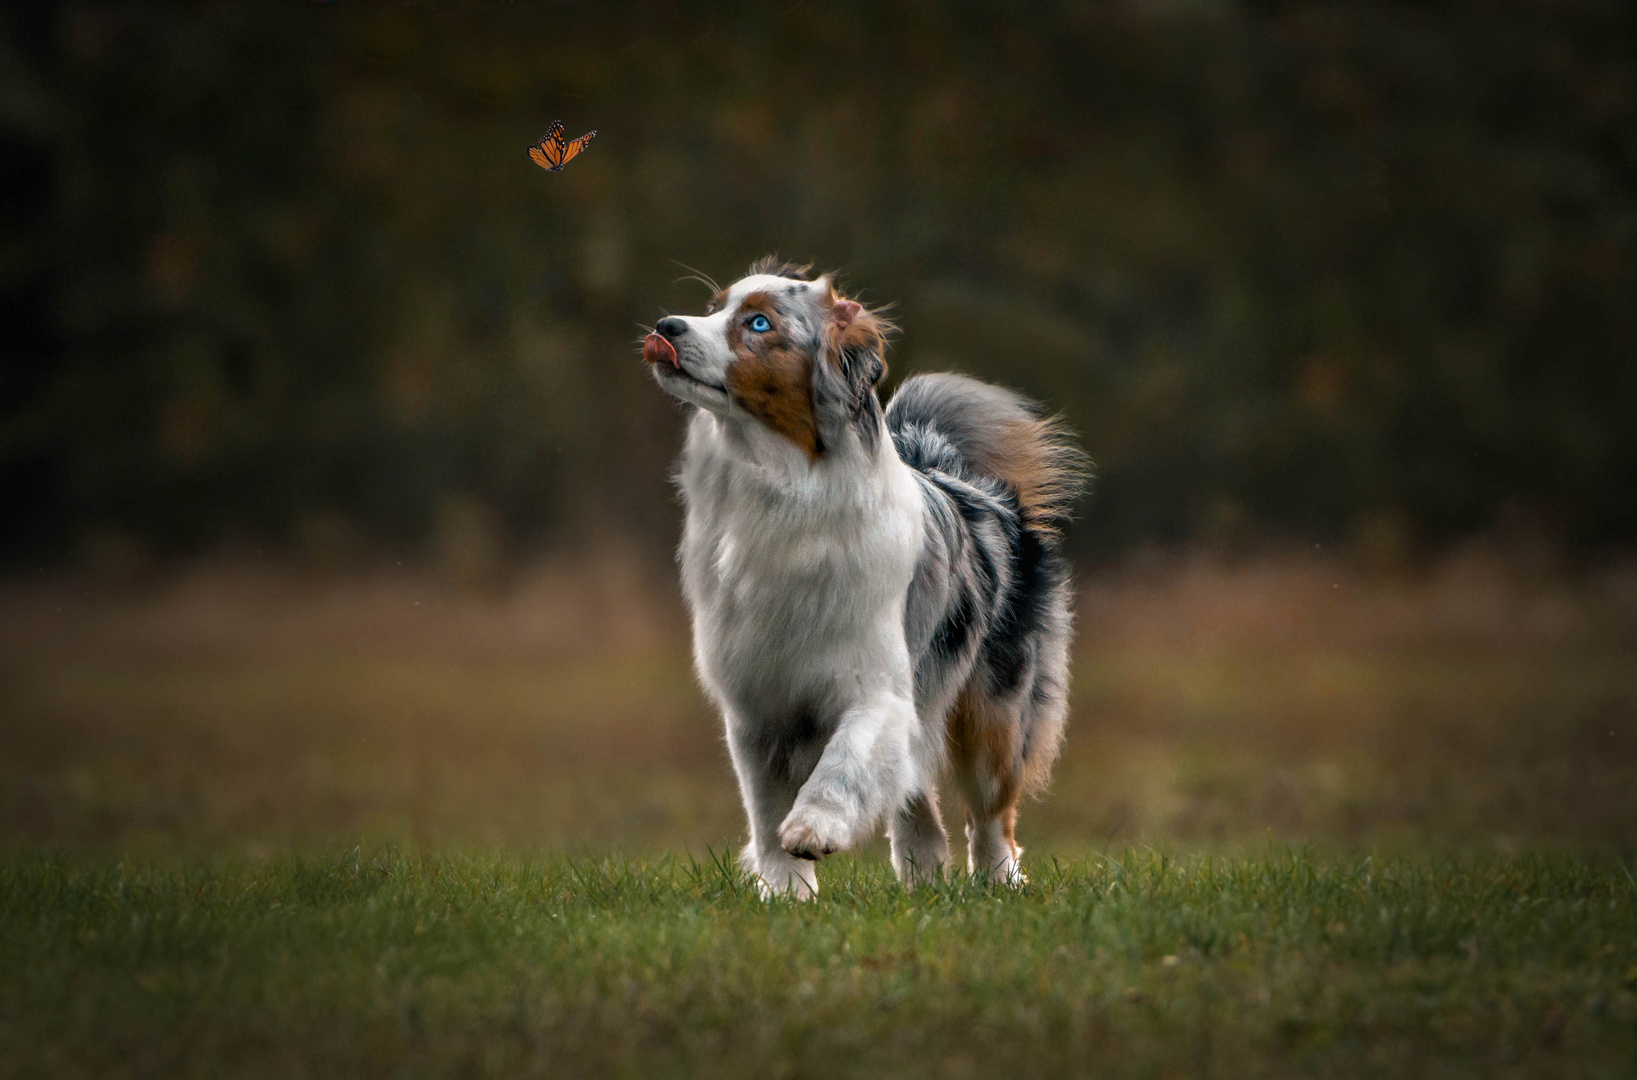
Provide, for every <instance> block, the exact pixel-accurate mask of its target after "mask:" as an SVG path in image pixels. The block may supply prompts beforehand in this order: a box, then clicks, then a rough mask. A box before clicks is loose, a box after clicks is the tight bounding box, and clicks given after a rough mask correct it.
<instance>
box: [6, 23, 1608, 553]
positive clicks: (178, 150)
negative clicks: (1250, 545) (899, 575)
mask: <svg viewBox="0 0 1637 1080" xmlns="http://www.w3.org/2000/svg"><path fill="white" fill-rule="evenodd" d="M555 118H561V119H562V120H563V121H564V123H565V125H566V126H567V128H568V129H569V134H570V135H571V136H572V135H576V134H579V133H580V132H582V131H584V130H587V129H590V128H597V129H599V132H600V134H599V135H598V137H597V139H596V141H595V142H594V143H593V144H592V146H591V148H590V150H589V151H587V153H586V154H585V155H583V156H582V157H581V158H580V159H579V160H578V161H576V162H574V163H573V164H572V165H571V166H570V167H569V168H567V169H566V170H564V171H563V172H562V173H560V174H548V173H546V172H543V171H542V170H540V169H538V168H536V167H535V166H533V165H532V164H530V162H529V160H528V158H527V157H526V156H525V152H524V151H525V148H526V147H527V146H528V144H529V143H530V142H531V141H533V140H534V139H536V138H538V137H539V136H540V135H541V134H542V133H543V132H544V131H545V129H546V127H547V125H548V124H549V123H550V121H551V120H553V119H555ZM0 196H3V200H4V204H3V210H0V215H3V225H0V228H3V231H0V320H3V326H0V350H3V352H0V546H3V549H4V551H5V553H6V558H7V559H8V560H10V562H11V563H12V565H19V564H20V562H21V560H24V559H26V560H29V564H30V565H32V564H33V563H36V562H53V561H56V562H61V561H64V560H72V559H75V558H78V557H81V555H82V554H83V552H84V551H85V550H86V548H87V545H92V546H94V545H95V544H96V543H98V542H99V541H98V538H99V537H103V538H106V537H109V536H112V537H118V538H123V542H127V543H130V544H134V545H138V546H140V547H141V548H142V549H144V550H146V551H150V552H153V553H156V554H160V555H172V554H186V553H190V552H199V551H208V550H212V549H215V548H219V547H222V546H224V545H226V546H233V545H244V544H253V545H260V546H266V547H271V548H273V549H275V550H279V549H288V548H292V547H301V546H303V545H307V546H310V545H314V544H317V545H320V546H322V545H323V544H325V543H331V544H340V545H343V546H344V545H346V544H356V545H358V546H360V547H361V548H362V549H365V550H384V551H399V552H416V551H418V550H420V549H421V548H422V547H423V546H425V545H427V544H433V543H436V542H438V539H437V538H438V537H439V536H440V535H444V534H447V533H448V532H449V531H450V530H451V529H453V530H456V531H458V530H460V529H462V528H466V529H479V530H480V531H486V535H489V536H492V537H494V538H497V539H496V540H495V542H497V543H499V544H501V545H503V546H505V547H508V548H510V549H511V550H515V551H528V550H531V549H534V548H539V547H544V546H548V545H551V544H554V543H559V542H578V543H583V542H586V541H587V540H595V539H596V538H598V537H606V536H610V535H626V536H632V537H636V538H638V539H639V540H640V542H641V543H643V544H652V545H654V546H655V547H656V548H657V547H659V546H663V545H666V544H669V543H670V541H671V538H672V536H673V534H674V530H675V518H676V509H675V506H674V503H673V502H672V500H671V498H670V494H669V491H668V487H667V480H666V471H667V464H668V461H669V459H670V457H671V456H672V455H673V453H674V452H675V447H676V443H677V436H678V431H679V424H678V416H677V413H676V411H675V409H674V408H673V407H672V406H671V405H669V404H668V403H667V402H666V400H665V399H663V398H662V396H661V395H660V394H659V393H658V392H657V391H656V390H655V389H654V388H652V387H651V386H650V385H649V384H648V383H647V376H646V373H645V372H644V371H643V369H642V365H641V363H640V362H639V360H638V352H637V347H636V342H637V340H638V339H639V338H640V336H641V334H642V332H643V331H642V326H643V324H645V323H651V322H652V321H653V320H654V319H655V318H657V317H658V316H659V314H660V313H661V312H662V311H664V310H666V309H670V310H697V309H698V307H699V305H700V304H701V303H702V302H703V300H704V298H705V296H706V295H707V290H706V289H705V288H704V287H703V286H702V285H700V284H698V283H696V282H691V281H687V280H683V275H684V273H685V271H683V270H682V269H680V268H679V267H678V266H677V264H676V262H673V260H676V261H677V262H682V263H687V264H689V265H690V266H693V267H697V268H698V269H699V270H701V271H703V272H705V273H708V274H710V275H714V276H716V277H718V278H722V279H727V278H731V277H733V276H735V275H736V274H738V273H739V272H741V271H742V270H743V268H744V267H745V265H746V264H747V263H748V262H749V261H750V260H751V259H753V258H754V257H756V256H759V255H762V254H765V253H767V252H772V251H777V252H779V253H780V254H782V255H785V256H790V257H796V258H801V259H812V260H815V261H816V262H817V263H818V264H819V265H820V267H821V268H830V267H838V268H842V269H843V270H844V271H845V272H846V276H847V279H848V280H849V281H850V282H851V283H852V284H853V286H854V287H855V288H857V289H859V290H861V291H862V292H863V293H864V296H865V299H866V300H869V301H873V302H887V301H896V302H897V304H898V307H897V309H896V318H897V319H898V321H899V322H900V323H901V324H902V326H903V334H902V336H901V338H900V340H899V341H898V342H897V343H896V345H895V348H894V350H893V352H892V354H891V356H890V362H891V366H892V377H894V378H896V377H898V376H901V375H902V374H904V373H905V372H909V371H915V370H920V369H927V368H942V367H954V368H959V369H963V370H966V371H968V372H971V373H973V374H977V375H980V376H983V377H987V378H991V379H995V380H998V381H1002V382H1006V383H1009V384H1011V385H1014V386H1017V387H1019V388H1021V389H1024V390H1026V391H1028V392H1030V393H1032V394H1035V395H1037V396H1039V397H1041V398H1043V399H1044V400H1046V401H1048V402H1050V403H1051V404H1052V405H1053V406H1054V407H1056V408H1059V409H1061V410H1063V411H1064V412H1065V413H1066V414H1067V415H1068V417H1069V419H1070V420H1071V422H1072V423H1073V425H1074V426H1075V427H1076V428H1077V429H1078V430H1079V431H1081V432H1082V433H1083V435H1084V438H1085V442H1086V444H1087V446H1088V449H1089V450H1090V451H1091V453H1092V455H1093V456H1094V458H1095V459H1096V461H1097V465H1098V471H1099V481H1098V486H1097V489H1096V492H1095V494H1094V495H1093V497H1092V498H1091V500H1090V501H1089V502H1088V503H1087V504H1086V507H1085V509H1084V513H1083V515H1082V524H1081V525H1080V526H1079V527H1078V528H1077V529H1076V530H1075V532H1074V536H1073V543H1074V544H1075V545H1076V547H1077V551H1078V553H1079V554H1080V555H1081V556H1085V557H1112V556H1117V555H1118V554H1119V553H1121V552H1122V551H1125V550H1128V549H1130V548H1131V547H1132V546H1134V545H1139V544H1149V543H1159V544H1182V543H1208V544H1219V543H1238V542H1245V541H1252V540H1256V539H1259V538H1263V539H1265V538H1284V539H1300V540H1303V541H1312V542H1325V543H1329V542H1342V543H1356V542H1361V541H1362V542H1364V543H1366V544H1371V543H1374V544H1384V545H1387V546H1389V547H1392V546H1398V547H1403V548H1406V549H1408V550H1412V551H1414V550H1434V549H1436V548H1437V547H1438V546H1439V545H1442V544H1444V543H1447V542H1449V541H1451V540H1455V539H1459V538H1461V537H1465V536H1469V535H1472V534H1475V533H1482V532H1486V531H1489V530H1493V529H1496V528H1497V527H1500V528H1507V527H1510V525H1511V524H1516V523H1519V522H1522V523H1526V524H1527V525H1528V526H1529V527H1530V528H1531V529H1536V530H1539V531H1542V532H1544V533H1545V534H1547V535H1549V536H1551V537H1553V538H1555V539H1556V540H1558V541H1559V542H1561V543H1562V544H1563V545H1565V546H1566V547H1567V548H1569V549H1571V550H1577V551H1581V552H1597V551H1600V550H1604V549H1607V548H1609V547H1613V546H1618V545H1627V544H1630V543H1631V542H1632V541H1633V540H1634V539H1637V498H1634V497H1633V496H1634V492H1637V355H1634V354H1637V246H1634V237H1637V16H1634V14H1633V9H1632V8H1631V7H1630V6H1629V5H1626V4H1624V3H1620V2H1616V0H1608V2H1591V0H1586V2H1572V0H1565V2H1561V3H1553V4H1546V3H1524V2H1510V3H1509V2H1498V3H1476V2H1474V3H1464V4H1461V3H1457V4H1449V5H1420V4H1401V5H1397V4H1374V3H1340V4H1324V5H1315V6H1303V5H1281V4H1233V3H1227V2H1218V3H1212V2H1203V0H1202V2H1191V3H1184V2H1178V3H1165V4H1139V3H1126V4H1086V5H1065V6H1056V5H1019V6H1017V7H1016V8H1015V9H1013V8H1011V7H1009V6H1000V5H996V6H993V7H990V6H978V5H973V6H960V7H959V8H957V7H956V6H954V5H949V6H944V5H933V4H914V3H904V4H880V5H878V4H866V3H859V4H796V5H785V4H775V3H763V4H757V5H747V6H745V7H742V8H740V9H738V10H736V11H733V12H731V13H730V12H728V11H726V10H725V9H723V10H719V11H717V12H716V13H715V14H713V15H711V16H709V17H705V16H696V17H684V16H679V15H677V14H674V13H673V9H672V7H671V6H670V5H660V4H648V5H642V4H638V5H617V4H606V5H605V4H599V5H589V4H588V5H583V6H581V5H573V4H564V5H551V6H548V7H528V8H522V9H518V8H512V7H496V8H481V7H480V8H471V7H461V8H450V9H447V10H445V9H438V8H431V9H426V8H411V7H407V6H405V7H399V6H396V5H392V6H367V7H352V6H349V5H345V4H343V5H331V6H322V7H306V8H301V7H287V6H279V7H275V6H273V5H264V6H251V5H246V6H237V5H220V6H213V7H210V8H208V9H205V8H200V9H182V8H172V7H160V6H157V5H136V4H116V5H106V6H103V5H91V4H84V5H66V4H65V5H56V6H53V5H34V6H29V5H22V6H19V7H18V8H15V9H14V8H10V7H8V8H7V9H6V11H5V12H3V13H0ZM1509 523H1510V524H1509Z"/></svg>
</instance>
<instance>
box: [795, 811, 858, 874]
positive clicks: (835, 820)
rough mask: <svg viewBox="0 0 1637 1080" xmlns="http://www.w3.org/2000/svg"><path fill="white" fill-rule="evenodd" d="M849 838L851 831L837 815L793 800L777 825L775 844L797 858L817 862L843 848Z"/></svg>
mask: <svg viewBox="0 0 1637 1080" xmlns="http://www.w3.org/2000/svg"><path fill="white" fill-rule="evenodd" d="M851 841H852V833H851V830H850V829H849V828H848V826H847V822H846V820H845V819H844V818H843V817H842V816H841V815H840V814H837V813H834V812H833V811H829V810H825V809H822V808H821V807H818V806H814V805H812V804H810V803H809V804H805V805H804V804H801V803H797V804H796V807H795V809H793V810H791V811H790V816H789V817H787V818H785V819H784V824H783V825H780V826H779V846H780V847H782V848H784V850H785V851H787V852H789V853H790V854H792V855H794V856H795V857H796V858H798V859H812V860H813V861H815V862H817V861H818V860H819V859H822V858H824V857H825V856H826V855H833V854H835V853H836V852H838V851H842V850H844V849H845V848H846V847H847V845H848V844H849V843H850V842H851Z"/></svg>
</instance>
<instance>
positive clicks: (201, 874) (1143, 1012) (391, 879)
mask: <svg viewBox="0 0 1637 1080" xmlns="http://www.w3.org/2000/svg"><path fill="white" fill-rule="evenodd" d="M824 869H825V870H826V871H827V874H826V877H825V890H824V894H823V896H822V897H821V898H820V899H819V900H818V901H817V902H814V903H811V904H805V905H804V904H794V903H789V902H777V903H773V904H765V903H763V902H761V901H760V900H758V899H756V898H755V896H754V893H753V892H752V891H751V890H749V889H748V888H747V887H746V885H745V883H744V882H743V881H742V880H740V879H739V878H738V877H737V876H736V875H735V874H734V873H733V871H732V868H731V866H730V865H726V864H723V863H721V862H718V861H715V860H710V859H707V860H704V861H702V862H693V861H687V860H677V859H674V858H672V859H666V860H661V861H658V862H648V863H643V862H608V861H603V862H592V861H574V860H570V859H566V858H561V857H558V858H550V859H545V860H544V861H536V862H530V861H526V860H520V859H517V858H511V857H504V856H488V857H480V856H468V857H460V858H411V857H406V856H402V855H399V854H395V853H393V852H391V851H382V852H378V853H375V854H370V853H367V852H359V851H354V852H351V853H348V854H345V855H342V856H339V857H317V856H307V857H294V856H292V857H285V858H277V859H273V860H270V861H266V862H263V863H259V864H248V863H211V862H205V861H192V862H185V863H180V864H175V865H164V864H141V863H136V864H133V863H114V862H110V861H106V860H83V859H65V858H61V857H48V856H39V855H28V856H22V857H16V858H12V859H9V860H8V861H6V862H5V863H4V865H3V868H0V910H3V911H4V916H3V918H0V971H3V974H0V1074H4V1075H8V1076H30V1075H51V1076H87V1077H91V1076H95V1077H118V1076H224V1075H228V1076H266V1075H278V1076H389V1075H417V1076H473V1075H481V1076H511V1075H527V1076H576V1075H578V1076H655V1075H692V1076H730V1077H731V1076H746V1077H751V1076H754V1077H769V1076H813V1077H820V1076H906V1077H914V1076H938V1077H961V1076H1026V1075H1039V1074H1051V1075H1099V1076H1120V1077H1124V1076H1132V1077H1164V1076H1177V1077H1184V1076H1187V1077H1211V1076H1222V1077H1231V1076H1289V1075H1317V1076H1331V1077H1352V1076H1393V1077H1403V1076H1445V1075H1448V1076H1486V1077H1487V1076H1531V1077H1536V1076H1538V1077H1561V1076H1607V1077H1629V1076H1631V1075H1633V1070H1634V1068H1637V882H1634V881H1633V880H1632V878H1631V877H1630V875H1629V874H1628V872H1627V870H1626V869H1625V868H1623V867H1622V866H1620V865H1617V864H1616V862H1615V861H1614V860H1612V859H1597V858H1590V857H1588V858H1571V857H1567V856H1561V855H1560V856H1540V855H1524V856H1512V857H1481V858H1468V859H1463V860H1455V861H1439V862H1431V863H1424V864H1416V863H1410V862H1387V863H1384V864H1378V863H1376V862H1375V861H1373V860H1371V859H1369V858H1363V859H1350V860H1337V859H1329V858H1322V857H1315V856H1313V855H1310V854H1304V853H1301V852H1293V851H1288V850H1268V851H1267V852H1265V853H1259V854H1255V855H1249V856H1244V857H1239V858H1214V859H1207V858H1183V859H1176V858H1168V857H1166V856H1165V855H1162V854H1156V853H1154V852H1151V851H1142V852H1132V851H1128V852H1126V853H1125V854H1123V855H1119V856H1116V857H1111V858H1098V859H1093V860H1090V861H1087V862H1084V863H1078V864H1073V865H1065V864H1056V863H1052V862H1047V863H1045V864H1044V865H1038V864H1037V866H1036V868H1035V872H1034V878H1033V881H1032V882H1031V884H1030V885H1029V886H1028V887H1027V888H1025V889H1024V890H1022V891H1020V892H1013V891H1012V890H1010V889H1007V888H1005V887H988V886H985V885H982V884H972V883H968V882H964V881H957V882H954V883H950V884H948V885H946V886H943V887H933V888H927V889H922V890H918V891H915V892H908V891H905V890H903V889H902V888H900V887H899V886H898V885H897V884H896V883H895V882H894V881H893V880H892V879H891V877H890V876H889V875H888V874H887V873H886V871H885V870H884V868H883V867H882V866H881V865H880V864H879V863H876V862H873V861H872V862H867V863H866V862H862V861H860V862H853V861H851V860H848V859H840V860H832V861H831V862H830V863H829V864H827V865H826V866H825V867H824Z"/></svg>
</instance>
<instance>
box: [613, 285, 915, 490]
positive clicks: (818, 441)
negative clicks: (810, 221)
mask: <svg viewBox="0 0 1637 1080" xmlns="http://www.w3.org/2000/svg"><path fill="white" fill-rule="evenodd" d="M806 270H807V268H806V267H795V266H791V265H789V264H786V263H778V262H775V261H774V260H771V259H763V260H761V261H760V262H758V263H756V264H755V265H754V266H752V267H751V268H750V273H749V274H748V275H747V276H745V277H743V278H741V279H740V280H738V281H736V282H734V283H733V284H732V285H730V286H728V287H727V288H725V289H723V290H722V291H720V292H718V293H717V294H716V295H715V296H714V297H713V298H712V299H711V302H710V306H709V307H707V308H706V309H705V314H703V315H670V316H667V317H666V318H663V319H661V320H659V322H658V324H657V325H656V326H655V327H654V332H653V333H651V334H649V335H648V338H647V340H646V341H644V342H643V345H642V356H643V359H645V360H647V361H648V363H649V366H650V367H652V368H653V372H654V378H655V379H657V380H658V381H659V385H660V386H662V387H664V388H665V389H666V390H667V391H668V392H669V393H671V394H672V395H674V396H675V397H678V398H680V399H681V400H683V401H686V402H689V403H691V404H694V405H697V406H699V407H700V408H701V409H707V410H709V411H710V412H712V413H714V414H715V415H717V416H718V417H721V418H722V419H724V420H727V421H730V422H741V423H756V424H760V425H763V426H764V427H766V428H768V429H770V430H772V431H774V432H776V433H778V434H779V435H782V436H784V437H785V438H786V439H788V440H790V442H792V443H794V444H795V445H796V446H797V447H799V448H800V449H801V450H803V451H804V452H805V453H806V454H807V456H808V458H809V459H810V460H815V461H816V460H817V459H818V458H820V457H821V456H823V455H824V454H825V452H826V451H828V450H831V449H834V448H836V447H838V446H840V445H842V443H843V441H844V440H845V439H846V438H847V437H848V432H855V433H856V434H857V436H858V438H859V440H860V442H862V443H863V445H864V446H865V447H866V448H868V449H872V450H873V449H874V446H875V442H876V439H877V437H878V434H879V430H880V425H881V405H880V402H879V400H878V399H877V398H876V396H875V386H876V383H878V382H880V381H881V377H882V376H883V375H885V374H886V372H887V365H886V361H885V359H884V358H883V353H884V352H885V346H886V334H887V332H888V331H889V330H890V329H891V326H890V324H889V323H888V322H887V321H886V320H885V319H884V318H883V317H881V316H880V315H879V314H878V313H875V312H872V311H870V310H868V309H867V308H865V307H864V305H862V304H860V303H859V302H858V301H856V300H849V299H847V298H846V297H844V296H842V295H841V294H840V293H838V292H837V291H836V289H835V286H834V284H833V283H832V282H831V280H830V279H829V278H828V277H821V278H819V279H817V280H816V281H812V280H808V278H807V276H806Z"/></svg>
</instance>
